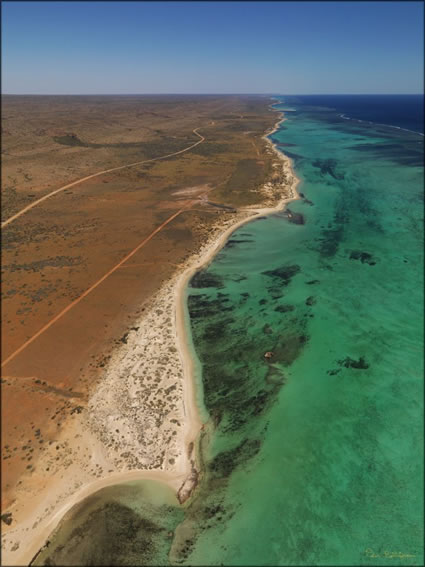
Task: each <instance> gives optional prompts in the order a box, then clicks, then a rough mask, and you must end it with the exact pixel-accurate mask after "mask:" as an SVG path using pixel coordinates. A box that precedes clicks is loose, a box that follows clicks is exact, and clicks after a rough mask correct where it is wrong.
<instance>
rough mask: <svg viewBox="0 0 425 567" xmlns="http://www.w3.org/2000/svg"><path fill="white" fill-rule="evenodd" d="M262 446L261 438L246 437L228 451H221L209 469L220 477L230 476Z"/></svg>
mask: <svg viewBox="0 0 425 567" xmlns="http://www.w3.org/2000/svg"><path fill="white" fill-rule="evenodd" d="M260 448H261V441H260V440H259V439H245V440H244V441H242V443H240V445H238V446H237V447H235V448H234V449H230V450H228V451H223V452H222V453H219V454H218V455H217V456H216V457H214V459H213V460H212V461H211V463H210V464H209V467H208V468H209V469H210V470H211V471H212V472H213V473H214V474H215V475H216V476H218V477H225V478H228V477H229V476H230V475H231V473H232V472H233V471H234V470H235V468H236V467H238V466H240V465H241V464H242V463H244V462H246V461H248V460H250V459H252V458H253V457H255V455H257V454H258V452H259V451H260Z"/></svg>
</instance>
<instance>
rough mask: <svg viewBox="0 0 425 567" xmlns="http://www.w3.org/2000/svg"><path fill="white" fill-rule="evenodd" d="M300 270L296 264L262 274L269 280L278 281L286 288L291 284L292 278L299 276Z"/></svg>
mask: <svg viewBox="0 0 425 567" xmlns="http://www.w3.org/2000/svg"><path fill="white" fill-rule="evenodd" d="M300 269H301V268H300V267H299V266H297V265H296V264H295V265H292V266H281V267H280V268H276V269H275V270H266V271H265V272H261V274H262V275H264V276H268V277H269V278H276V279H278V280H279V281H280V285H281V286H285V287H286V286H287V285H289V284H290V283H291V280H292V278H293V277H294V276H296V275H297V274H298V272H299V271H300Z"/></svg>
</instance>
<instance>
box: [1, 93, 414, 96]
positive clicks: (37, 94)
mask: <svg viewBox="0 0 425 567" xmlns="http://www.w3.org/2000/svg"><path fill="white" fill-rule="evenodd" d="M420 95H422V96H424V93H423V92H420V93H338V92H333V93H276V92H270V93H254V92H252V93H251V92H244V93H237V92H235V93H213V92H211V93H187V92H184V93H183V92H181V93H174V92H144V93H1V96H420Z"/></svg>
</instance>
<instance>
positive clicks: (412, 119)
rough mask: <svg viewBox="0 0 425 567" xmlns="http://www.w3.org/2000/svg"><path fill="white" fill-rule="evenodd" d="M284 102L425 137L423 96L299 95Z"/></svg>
mask: <svg viewBox="0 0 425 567" xmlns="http://www.w3.org/2000/svg"><path fill="white" fill-rule="evenodd" d="M284 98H285V101H293V102H294V104H295V103H296V102H299V103H301V104H302V105H303V107H304V108H306V107H308V106H309V107H311V109H313V108H314V110H316V111H319V110H320V111H322V112H325V113H331V112H334V111H337V113H339V114H342V115H343V117H345V118H346V119H353V120H361V121H366V122H367V121H370V122H373V123H375V124H386V125H388V126H394V127H397V128H405V129H407V130H413V131H415V132H420V133H422V134H423V133H424V95H423V94H420V95H297V96H290V97H289V96H288V97H284Z"/></svg>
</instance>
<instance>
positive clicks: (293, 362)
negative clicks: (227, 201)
mask: <svg viewBox="0 0 425 567" xmlns="http://www.w3.org/2000/svg"><path fill="white" fill-rule="evenodd" d="M274 102H275V105H274V108H275V109H276V110H282V111H286V113H285V117H286V120H285V121H284V122H283V123H281V124H280V127H279V129H278V130H277V131H276V132H275V133H274V134H273V135H272V139H273V141H274V142H275V144H276V145H277V147H278V148H279V149H281V150H282V151H283V152H284V153H286V154H287V155H289V156H290V157H291V158H292V160H293V164H294V170H295V172H296V175H297V176H298V177H299V179H300V180H301V182H300V185H299V186H298V191H299V192H300V193H301V196H302V198H301V199H300V200H298V201H294V202H292V203H290V204H289V207H288V208H289V210H290V211H291V212H292V213H293V214H292V215H288V208H287V209H286V211H283V212H281V213H277V214H274V215H271V216H268V217H263V218H259V219H256V220H254V221H251V222H250V223H248V224H246V225H244V226H242V227H240V228H239V229H238V230H236V231H235V232H234V233H233V234H232V236H231V238H230V239H229V240H228V242H227V244H226V245H225V247H224V248H223V249H222V250H221V251H220V252H219V253H218V255H217V256H216V257H215V258H214V260H213V261H212V262H211V264H210V265H209V266H208V267H207V268H205V269H203V270H201V271H200V272H198V273H197V274H196V275H195V276H194V277H193V279H192V280H191V282H190V285H189V288H188V290H187V301H188V307H189V313H190V321H189V322H188V325H190V329H191V332H192V338H193V344H194V348H195V351H196V356H197V357H198V358H199V363H200V368H201V372H202V384H203V395H204V406H205V410H206V411H207V412H208V415H209V416H210V420H209V423H208V427H207V433H206V434H205V436H204V437H203V439H202V444H201V448H202V451H201V453H202V454H201V456H202V462H203V476H202V480H201V483H200V485H199V487H198V489H197V491H196V493H195V495H194V497H193V498H192V499H191V501H190V502H189V503H188V504H187V505H186V506H184V507H183V508H180V507H179V506H177V505H176V504H172V503H170V495H169V494H168V493H166V494H165V493H164V496H163V500H164V504H162V506H167V510H168V520H167V522H168V524H167V526H165V527H163V526H162V524H161V522H162V523H164V521H165V520H164V518H163V514H159V513H158V510H159V508H158V510H156V508H155V510H153V509H152V506H151V508H149V509H148V512H146V509H145V513H148V514H151V516H149V517H150V518H151V519H152V518H156V520H155V521H154V519H152V525H153V526H154V527H152V526H150V528H149V529H150V530H151V532H152V533H154V534H155V538H156V539H155V538H153V539H152V543H151V546H150V548H149V552H147V551H146V548H143V545H142V544H140V546H141V547H140V546H139V548H140V549H142V548H143V549H144V550H145V551H144V552H143V564H164V557H168V559H167V560H166V561H167V562H168V564H178V565H220V564H223V565H347V566H348V565H422V564H423V560H424V558H423V546H422V542H423V472H424V471H423V448H424V438H423V308H424V298H423V211H424V208H423V207H424V203H423V199H424V194H423V135H421V133H423V131H424V130H423V111H422V114H421V113H420V112H419V110H418V109H419V106H421V107H423V97H422V98H420V97H410V98H409V97H396V96H375V97H366V96H362V97H360V96H357V97H356V96H351V97H348V96H324V95H323V96H291V97H290V96H276V97H275V100H274ZM418 103H420V104H418ZM294 221H296V222H294ZM266 353H268V354H267V356H265V354H266ZM117 490H118V488H117ZM156 490H157V491H160V488H157V489H156ZM164 490H165V489H164ZM165 492H167V491H165ZM108 497H109V498H110V499H111V498H112V497H111V494H110V493H109V496H108ZM116 498H118V497H116ZM140 498H143V492H142V493H141V496H140ZM158 498H159V497H158ZM167 499H168V500H167ZM118 500H119V498H118ZM160 500H161V499H159V500H158V501H156V506H159V504H158V502H159V501H160ZM102 502H103V504H102V505H104V502H105V499H103V500H102ZM161 502H162V501H161ZM132 513H135V512H134V511H132ZM92 514H94V513H93V512H92ZM93 518H95V514H94V516H93ZM72 521H73V522H74V526H76V527H75V530H77V531H78V529H80V532H79V535H78V534H77V535H78V537H79V538H80V540H78V541H81V527H80V528H79V527H78V521H79V519H78V516H77V515H75V514H74V517H73V519H72ZM93 521H95V520H93ZM134 521H136V520H134ZM129 522H130V520H129ZM136 524H137V522H136ZM85 525H86V527H87V524H85ZM129 525H131V526H132V525H133V524H132V523H131V522H130V524H129ZM137 525H139V524H137ZM143 525H144V524H143V523H142V524H140V526H141V527H140V530H139V531H140V534H142V533H143V534H145V531H143V529H142V528H143ZM155 526H156V528H155ZM65 527H66V522H65ZM105 529H106V528H105ZM114 529H116V528H111V529H109V531H108V530H107V531H105V532H102V533H103V537H105V541H106V540H108V539H109V538H111V537H117V536H118V534H117V533H115V532H114V531H113V530H114ZM155 529H156V531H155ZM63 530H64V528H62V533H63ZM169 530H172V531H174V536H173V538H171V539H170V538H169ZM60 533H61V532H60V531H59V533H58V534H57V535H56V536H55V538H54V539H53V541H52V544H51V545H50V546H49V550H50V551H49V554H48V555H44V556H43V557H44V560H45V559H46V557H49V559H50V560H52V561H55V557H56V560H57V559H58V557H59V556H58V555H56V556H55V553H56V551H55V549H57V542H59V541H61V545H63V543H64V537H62V539H61V537H60ZM130 533H133V539H134V540H135V542H134V545H136V544H137V545H138V542H139V539H140V538H142V535H138V534H139V532H138V531H137V530H135V529H133V531H131V530H130ZM84 534H90V529H88V528H87V529H85V530H84ZM161 534H162V535H161ZM75 537H77V536H74V535H72V533H71V535H68V536H67V538H65V539H66V542H67V545H69V546H72V545H74V549H75V541H76V539H75ZM88 537H89V536H88ZM121 537H122V534H121ZM143 537H145V540H146V534H145V535H144V536H143ZM73 538H74V539H73ZM145 540H143V541H145ZM96 541H97V544H96V545H99V544H101V543H100V540H99V538H98V539H97V540H96ZM140 541H142V540H140ZM137 545H136V549H137ZM126 549H128V547H126V546H123V551H122V553H121V554H120V553H118V552H116V553H118V555H114V564H115V565H118V564H120V565H121V564H122V565H126V564H133V565H134V564H135V563H134V553H133V551H132V562H131V561H130V559H129V555H128V552H126ZM132 549H133V548H132ZM65 551H66V548H65ZM61 553H62V556H61V557H62V558H63V557H64V555H63V553H64V549H63V548H61ZM85 553H86V554H85V556H84V563H82V564H85V565H88V564H98V563H96V559H95V557H96V556H95V554H93V556H92V558H91V559H90V554H88V555H87V549H86V548H85ZM126 554H127V555H126ZM73 557H75V556H73ZM39 559H40V560H41V558H39ZM89 561H92V562H91V563H90V562H89ZM37 564H43V563H37ZM52 564H54V563H52ZM61 564H66V563H64V562H63V561H62V563H61ZM141 564H142V563H141Z"/></svg>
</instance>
